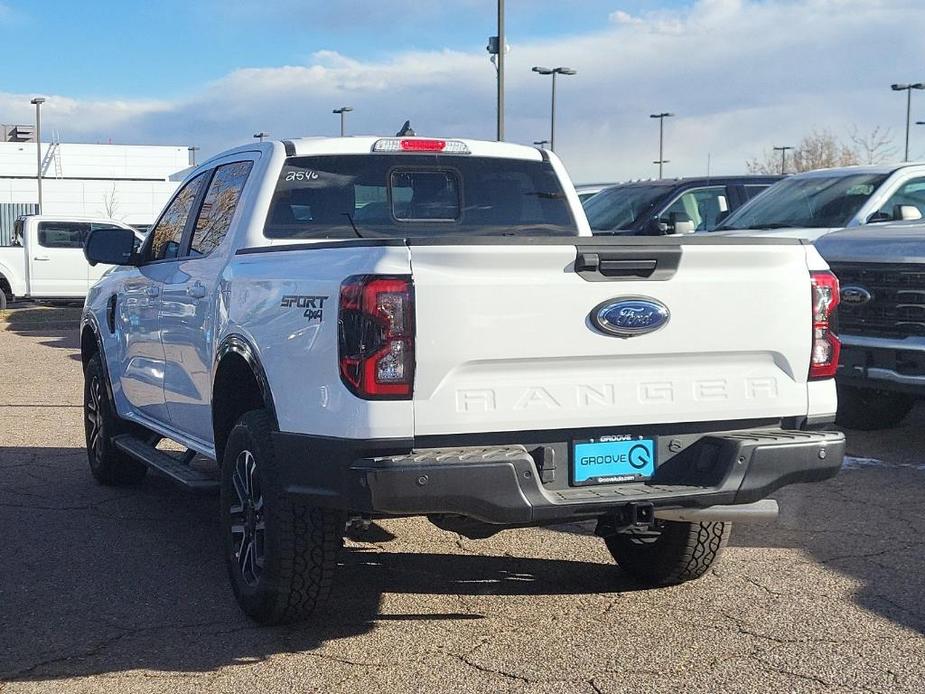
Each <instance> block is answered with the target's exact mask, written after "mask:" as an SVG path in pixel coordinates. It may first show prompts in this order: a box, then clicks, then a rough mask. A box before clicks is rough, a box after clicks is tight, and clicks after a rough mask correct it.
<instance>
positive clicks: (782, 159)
mask: <svg viewBox="0 0 925 694" xmlns="http://www.w3.org/2000/svg"><path fill="white" fill-rule="evenodd" d="M788 149H793V147H790V146H789V145H784V146H782V147H775V148H774V151H775V152H780V175H781V176H783V175H784V173H785V172H786V171H785V170H786V168H787V150H788Z"/></svg>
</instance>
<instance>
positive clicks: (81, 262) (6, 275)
mask: <svg viewBox="0 0 925 694" xmlns="http://www.w3.org/2000/svg"><path fill="white" fill-rule="evenodd" d="M95 229H127V230H129V231H132V232H133V233H136V234H137V232H134V231H133V230H132V228H131V227H129V226H126V225H125V224H122V223H121V222H117V221H116V220H114V219H97V218H90V217H69V216H61V215H26V216H23V217H20V218H19V219H17V220H16V222H15V224H14V227H13V235H12V239H11V241H12V244H11V245H10V246H5V247H0V309H4V308H6V305H7V302H8V301H12V300H13V299H14V298H20V299H43V300H56V299H57V300H61V299H72V300H73V299H83V298H84V297H85V296H87V290H88V289H89V288H90V287H91V286H93V284H94V283H95V282H96V281H97V280H98V279H99V278H100V277H102V276H103V273H104V272H106V270H108V269H109V268H108V266H102V265H99V266H96V267H91V266H90V264H89V263H87V260H86V258H84V254H83V247H84V241H86V238H87V236H88V235H89V234H90V232H91V231H93V230H95ZM138 238H139V239H140V238H141V237H140V235H139V236H138Z"/></svg>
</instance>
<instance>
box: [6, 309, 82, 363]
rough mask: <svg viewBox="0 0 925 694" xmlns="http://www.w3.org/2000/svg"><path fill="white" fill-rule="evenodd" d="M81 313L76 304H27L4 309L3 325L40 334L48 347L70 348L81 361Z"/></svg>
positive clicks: (27, 333)
mask: <svg viewBox="0 0 925 694" xmlns="http://www.w3.org/2000/svg"><path fill="white" fill-rule="evenodd" d="M80 313H81V309H80V308H76V307H63V306H55V307H51V306H48V307H45V306H37V305H34V304H26V305H24V306H22V307H19V308H13V309H8V310H6V311H3V312H0V329H6V330H9V331H11V332H14V333H16V334H17V335H23V336H26V337H31V338H33V339H35V338H38V339H39V340H40V342H39V343H38V344H40V345H43V346H46V347H56V348H62V349H67V350H70V351H71V354H70V355H69V356H70V357H71V359H76V360H78V361H79V360H80V351H79V350H80V331H79V328H80Z"/></svg>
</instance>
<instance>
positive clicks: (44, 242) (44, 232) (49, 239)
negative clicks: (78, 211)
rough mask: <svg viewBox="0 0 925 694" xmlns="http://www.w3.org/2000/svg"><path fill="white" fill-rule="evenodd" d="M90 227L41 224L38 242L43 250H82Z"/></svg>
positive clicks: (76, 223) (80, 224) (83, 225)
mask: <svg viewBox="0 0 925 694" xmlns="http://www.w3.org/2000/svg"><path fill="white" fill-rule="evenodd" d="M89 231H90V225H89V224H84V223H78V222H39V229H38V240H39V245H40V246H41V247H42V248H73V249H81V248H83V247H84V241H85V240H86V238H87V234H88V233H89Z"/></svg>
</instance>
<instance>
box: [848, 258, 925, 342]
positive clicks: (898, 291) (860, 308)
mask: <svg viewBox="0 0 925 694" xmlns="http://www.w3.org/2000/svg"><path fill="white" fill-rule="evenodd" d="M832 271H833V272H834V273H835V275H836V277H838V280H839V282H841V287H842V289H844V288H845V287H863V288H864V289H866V290H867V291H868V292H870V294H871V299H870V301H868V302H867V303H865V304H855V305H852V304H849V303H846V302H845V301H842V303H841V304H839V306H838V332H839V333H841V334H842V335H861V336H869V337H892V338H903V337H909V336H925V267H923V266H922V265H912V264H910V265H900V264H886V263H876V264H873V263H871V264H854V263H845V264H841V263H836V264H833V265H832Z"/></svg>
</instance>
